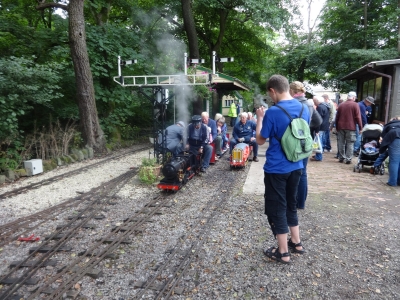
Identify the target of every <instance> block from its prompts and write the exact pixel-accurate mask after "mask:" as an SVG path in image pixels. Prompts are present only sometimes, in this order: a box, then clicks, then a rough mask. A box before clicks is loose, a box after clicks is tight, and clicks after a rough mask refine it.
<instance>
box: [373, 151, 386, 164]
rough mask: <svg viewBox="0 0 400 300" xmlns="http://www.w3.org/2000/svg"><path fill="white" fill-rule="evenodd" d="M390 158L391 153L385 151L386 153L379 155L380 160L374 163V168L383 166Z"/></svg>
mask: <svg viewBox="0 0 400 300" xmlns="http://www.w3.org/2000/svg"><path fill="white" fill-rule="evenodd" d="M388 156H389V152H388V151H385V152H383V153H381V154H379V156H378V158H377V159H376V161H375V162H374V167H379V166H380V165H381V164H383V162H384V161H385V159H386V158H387V157H388Z"/></svg>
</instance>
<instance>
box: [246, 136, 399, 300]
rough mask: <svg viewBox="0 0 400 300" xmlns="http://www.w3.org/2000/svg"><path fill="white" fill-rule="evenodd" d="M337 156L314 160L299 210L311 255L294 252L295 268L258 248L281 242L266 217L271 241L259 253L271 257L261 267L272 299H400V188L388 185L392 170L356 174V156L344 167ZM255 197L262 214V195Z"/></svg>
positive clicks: (310, 166) (267, 233) (268, 294)
mask: <svg viewBox="0 0 400 300" xmlns="http://www.w3.org/2000/svg"><path fill="white" fill-rule="evenodd" d="M333 137H334V136H333ZM334 147H336V145H334ZM335 154H336V152H331V153H325V154H324V158H323V161H322V162H314V161H310V162H309V164H308V180H309V181H308V182H309V194H308V199H307V202H306V209H305V210H303V211H299V218H300V222H301V224H300V226H301V235H302V242H303V244H304V246H305V248H306V249H307V253H306V254H304V255H302V256H300V255H298V254H296V255H293V256H292V259H293V264H292V265H291V266H290V267H287V266H282V265H280V264H278V263H276V262H272V261H270V260H269V259H268V258H265V257H263V255H262V253H261V249H260V248H261V247H264V248H265V247H268V246H272V245H275V241H274V240H273V237H272V236H271V233H270V231H269V228H268V226H267V224H266V221H265V217H264V218H263V219H264V221H263V226H265V227H266V228H267V229H266V240H265V241H263V242H261V243H259V245H258V246H259V249H255V251H259V254H258V255H259V257H260V259H262V261H265V263H266V266H265V268H262V270H260V271H261V274H262V275H263V276H265V278H266V279H267V281H268V282H265V285H263V284H262V282H260V289H265V294H264V295H265V297H266V298H270V299H296V298H301V299H399V298H400V286H399V283H400V282H399V281H400V272H399V270H400V264H399V262H400V250H399V246H400V243H399V235H400V229H399V227H398V225H399V224H400V214H399V213H400V187H390V186H387V185H386V182H387V180H388V175H387V169H386V173H385V174H384V175H372V174H370V173H369V169H370V167H369V166H365V167H364V169H363V170H362V171H361V173H358V172H353V166H354V163H356V161H357V158H353V164H350V165H346V164H343V163H339V162H338V160H337V159H336V158H335V157H334V156H335ZM256 203H257V204H255V205H254V209H255V210H257V209H258V210H259V211H260V212H263V199H256ZM260 238H262V236H260ZM256 248H257V247H256ZM261 294H262V293H261ZM260 296H261V295H260ZM250 298H252V297H250ZM257 298H258V297H257Z"/></svg>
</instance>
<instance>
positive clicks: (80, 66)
mask: <svg viewBox="0 0 400 300" xmlns="http://www.w3.org/2000/svg"><path fill="white" fill-rule="evenodd" d="M83 4H84V1H82V0H70V1H69V4H68V5H64V4H60V3H40V4H39V5H38V6H37V9H38V10H44V9H46V8H61V9H63V10H65V11H67V12H68V16H69V31H68V36H69V44H70V49H71V57H72V62H73V65H74V71H75V80H76V91H77V101H78V106H79V117H80V125H81V128H82V135H83V139H84V141H85V143H86V145H87V146H89V147H93V148H94V149H95V150H97V151H102V150H103V149H104V147H105V138H104V133H103V130H102V129H101V127H100V123H99V118H98V114H97V108H96V100H95V93H94V87H93V76H92V71H91V69H90V64H89V56H88V52H87V46H86V29H85V18H84V12H83Z"/></svg>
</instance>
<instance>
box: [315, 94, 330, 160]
mask: <svg viewBox="0 0 400 300" xmlns="http://www.w3.org/2000/svg"><path fill="white" fill-rule="evenodd" d="M313 100H314V104H315V106H316V107H317V112H318V113H319V114H320V116H321V118H322V123H321V125H320V126H319V128H318V129H317V130H316V131H315V132H316V134H318V136H319V139H320V140H321V145H322V149H321V150H322V151H321V152H320V153H315V156H313V157H311V159H310V160H312V161H322V152H323V149H324V148H325V135H326V134H327V133H328V132H329V116H330V111H329V107H328V105H327V104H326V103H325V100H324V98H323V97H321V96H314V98H313Z"/></svg>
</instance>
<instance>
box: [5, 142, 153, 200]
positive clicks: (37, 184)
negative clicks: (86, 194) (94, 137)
mask: <svg viewBox="0 0 400 300" xmlns="http://www.w3.org/2000/svg"><path fill="white" fill-rule="evenodd" d="M151 148H152V146H149V145H146V146H143V147H141V148H139V149H134V150H132V149H129V150H128V151H125V152H123V153H120V154H117V155H115V156H112V157H106V158H104V159H102V160H100V161H98V162H95V163H93V164H91V165H89V166H83V167H81V168H79V169H76V170H72V171H69V172H66V173H63V174H60V175H56V176H53V177H51V178H49V179H44V180H42V181H40V182H35V183H31V184H29V185H26V186H23V187H20V188H16V189H14V190H12V191H8V192H5V193H3V194H0V201H1V200H5V199H7V198H9V197H14V196H16V195H19V194H22V193H24V192H27V191H29V190H32V189H38V188H40V187H42V186H44V185H49V184H51V183H54V182H56V181H59V180H61V179H64V178H65V177H70V176H72V175H76V174H80V173H82V172H83V171H87V170H88V169H90V168H94V167H97V166H99V165H101V164H104V161H106V160H115V159H119V158H121V157H124V156H127V155H129V154H132V153H136V152H140V151H143V150H147V149H151Z"/></svg>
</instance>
